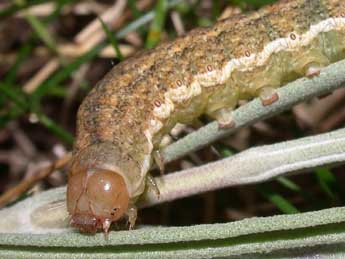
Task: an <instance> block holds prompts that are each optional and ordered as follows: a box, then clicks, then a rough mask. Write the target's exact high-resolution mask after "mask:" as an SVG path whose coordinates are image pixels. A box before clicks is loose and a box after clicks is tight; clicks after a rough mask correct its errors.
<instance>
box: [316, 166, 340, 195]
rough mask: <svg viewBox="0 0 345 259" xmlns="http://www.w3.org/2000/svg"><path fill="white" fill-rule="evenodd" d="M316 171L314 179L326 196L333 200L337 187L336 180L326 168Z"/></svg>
mask: <svg viewBox="0 0 345 259" xmlns="http://www.w3.org/2000/svg"><path fill="white" fill-rule="evenodd" d="M315 171H316V178H317V180H318V182H319V184H320V186H321V189H322V190H323V192H324V193H326V195H327V196H328V197H329V198H331V199H332V200H334V199H335V198H336V194H335V190H334V189H335V188H336V185H337V180H336V179H335V177H334V175H333V174H332V172H331V171H330V170H329V169H327V168H318V169H316V170H315Z"/></svg>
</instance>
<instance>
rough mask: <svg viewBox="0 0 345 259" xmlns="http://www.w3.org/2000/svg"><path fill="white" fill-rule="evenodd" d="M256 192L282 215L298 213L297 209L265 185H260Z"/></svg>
mask: <svg viewBox="0 0 345 259" xmlns="http://www.w3.org/2000/svg"><path fill="white" fill-rule="evenodd" d="M257 189H258V191H259V192H260V193H261V195H263V196H264V197H265V198H266V199H268V200H269V201H271V202H272V203H273V204H274V205H276V206H277V208H278V209H280V210H281V211H282V212H283V213H286V214H293V213H299V211H298V209H297V208H296V207H295V206H294V205H292V203H290V202H289V201H288V200H287V199H285V198H284V197H283V196H281V195H280V194H278V193H276V192H274V191H273V190H272V189H271V188H270V187H268V186H267V185H262V186H258V187H257Z"/></svg>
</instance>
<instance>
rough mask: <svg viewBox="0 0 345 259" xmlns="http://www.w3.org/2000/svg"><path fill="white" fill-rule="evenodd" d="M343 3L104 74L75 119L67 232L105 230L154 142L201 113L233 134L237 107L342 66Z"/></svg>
mask: <svg viewBox="0 0 345 259" xmlns="http://www.w3.org/2000/svg"><path fill="white" fill-rule="evenodd" d="M344 43H345V1H343V0H289V1H287V0H285V1H281V2H279V3H277V4H274V5H272V6H268V7H264V8H263V9H260V10H259V11H257V12H253V13H250V14H248V15H237V16H233V17H230V18H229V19H225V20H221V21H219V22H217V23H216V24H215V25H214V26H212V27H209V28H201V29H196V30H193V31H191V32H189V33H188V34H186V35H185V36H183V37H181V38H178V39H176V40H175V41H172V42H168V43H164V44H161V45H159V46H157V47H156V48H155V49H153V50H148V51H144V52H141V53H139V54H137V55H135V56H134V57H132V58H129V59H127V60H125V61H124V62H122V63H120V64H119V65H117V66H116V67H114V68H113V69H112V70H111V71H110V72H109V73H108V74H107V75H106V76H105V77H104V79H103V80H101V81H100V82H99V83H98V84H97V85H96V86H95V87H94V89H93V90H92V91H91V92H90V93H89V94H88V96H87V97H86V98H85V100H84V101H83V103H82V104H81V106H80V108H79V111H78V115H77V138H76V143H75V146H74V151H73V160H72V164H71V167H70V171H69V179H68V187H67V208H68V212H69V214H70V215H71V225H72V226H74V227H77V228H79V229H80V230H81V231H84V232H96V231H97V230H104V231H105V232H108V231H109V227H110V225H111V223H112V222H114V221H117V220H119V219H120V218H122V217H124V216H127V217H128V219H129V222H130V228H131V227H133V226H134V225H135V221H136V216H137V213H136V208H135V204H136V201H137V200H138V198H139V197H140V195H141V194H142V193H143V192H144V188H145V185H146V183H147V177H148V171H149V169H150V166H151V163H152V162H153V160H154V154H155V153H156V152H157V151H158V149H159V144H160V142H161V140H162V137H163V136H164V135H165V134H167V133H169V131H170V130H171V129H172V128H173V127H174V126H175V125H176V124H177V123H189V122H191V121H192V120H193V119H195V118H197V117H198V116H200V115H202V114H207V115H208V116H210V117H212V118H214V119H216V120H217V121H218V123H219V128H220V130H221V128H226V127H231V126H233V125H234V122H233V120H232V117H231V114H232V110H233V109H234V108H235V107H236V105H237V104H238V101H239V100H243V99H244V100H248V99H251V98H253V97H256V96H259V97H260V98H261V100H262V104H263V105H270V104H271V103H273V102H275V101H277V100H278V99H279V96H278V95H277V93H276V91H275V89H276V88H278V87H280V86H282V85H284V84H285V83H287V82H289V81H291V80H294V79H296V78H298V77H302V76H309V77H311V76H315V75H318V73H319V71H320V68H322V67H324V66H327V65H329V64H330V63H333V62H335V61H338V60H340V59H343V58H345V44H344Z"/></svg>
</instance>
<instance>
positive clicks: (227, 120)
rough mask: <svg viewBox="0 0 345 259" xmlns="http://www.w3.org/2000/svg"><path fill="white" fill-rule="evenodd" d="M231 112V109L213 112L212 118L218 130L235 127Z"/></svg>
mask: <svg viewBox="0 0 345 259" xmlns="http://www.w3.org/2000/svg"><path fill="white" fill-rule="evenodd" d="M232 110H233V109H232V108H222V109H219V110H216V111H214V112H213V114H212V116H213V117H214V118H216V120H217V122H218V127H219V128H220V129H228V128H232V127H234V126H235V121H234V120H233V118H232Z"/></svg>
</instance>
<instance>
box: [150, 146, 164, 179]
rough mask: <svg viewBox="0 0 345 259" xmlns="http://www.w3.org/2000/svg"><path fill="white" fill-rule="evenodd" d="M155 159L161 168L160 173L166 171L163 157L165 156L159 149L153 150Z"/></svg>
mask: <svg viewBox="0 0 345 259" xmlns="http://www.w3.org/2000/svg"><path fill="white" fill-rule="evenodd" d="M153 159H154V160H155V162H156V164H157V166H158V168H159V172H160V174H161V175H163V174H164V171H165V167H164V158H163V156H162V154H161V152H160V151H159V150H156V151H154V152H153Z"/></svg>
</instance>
